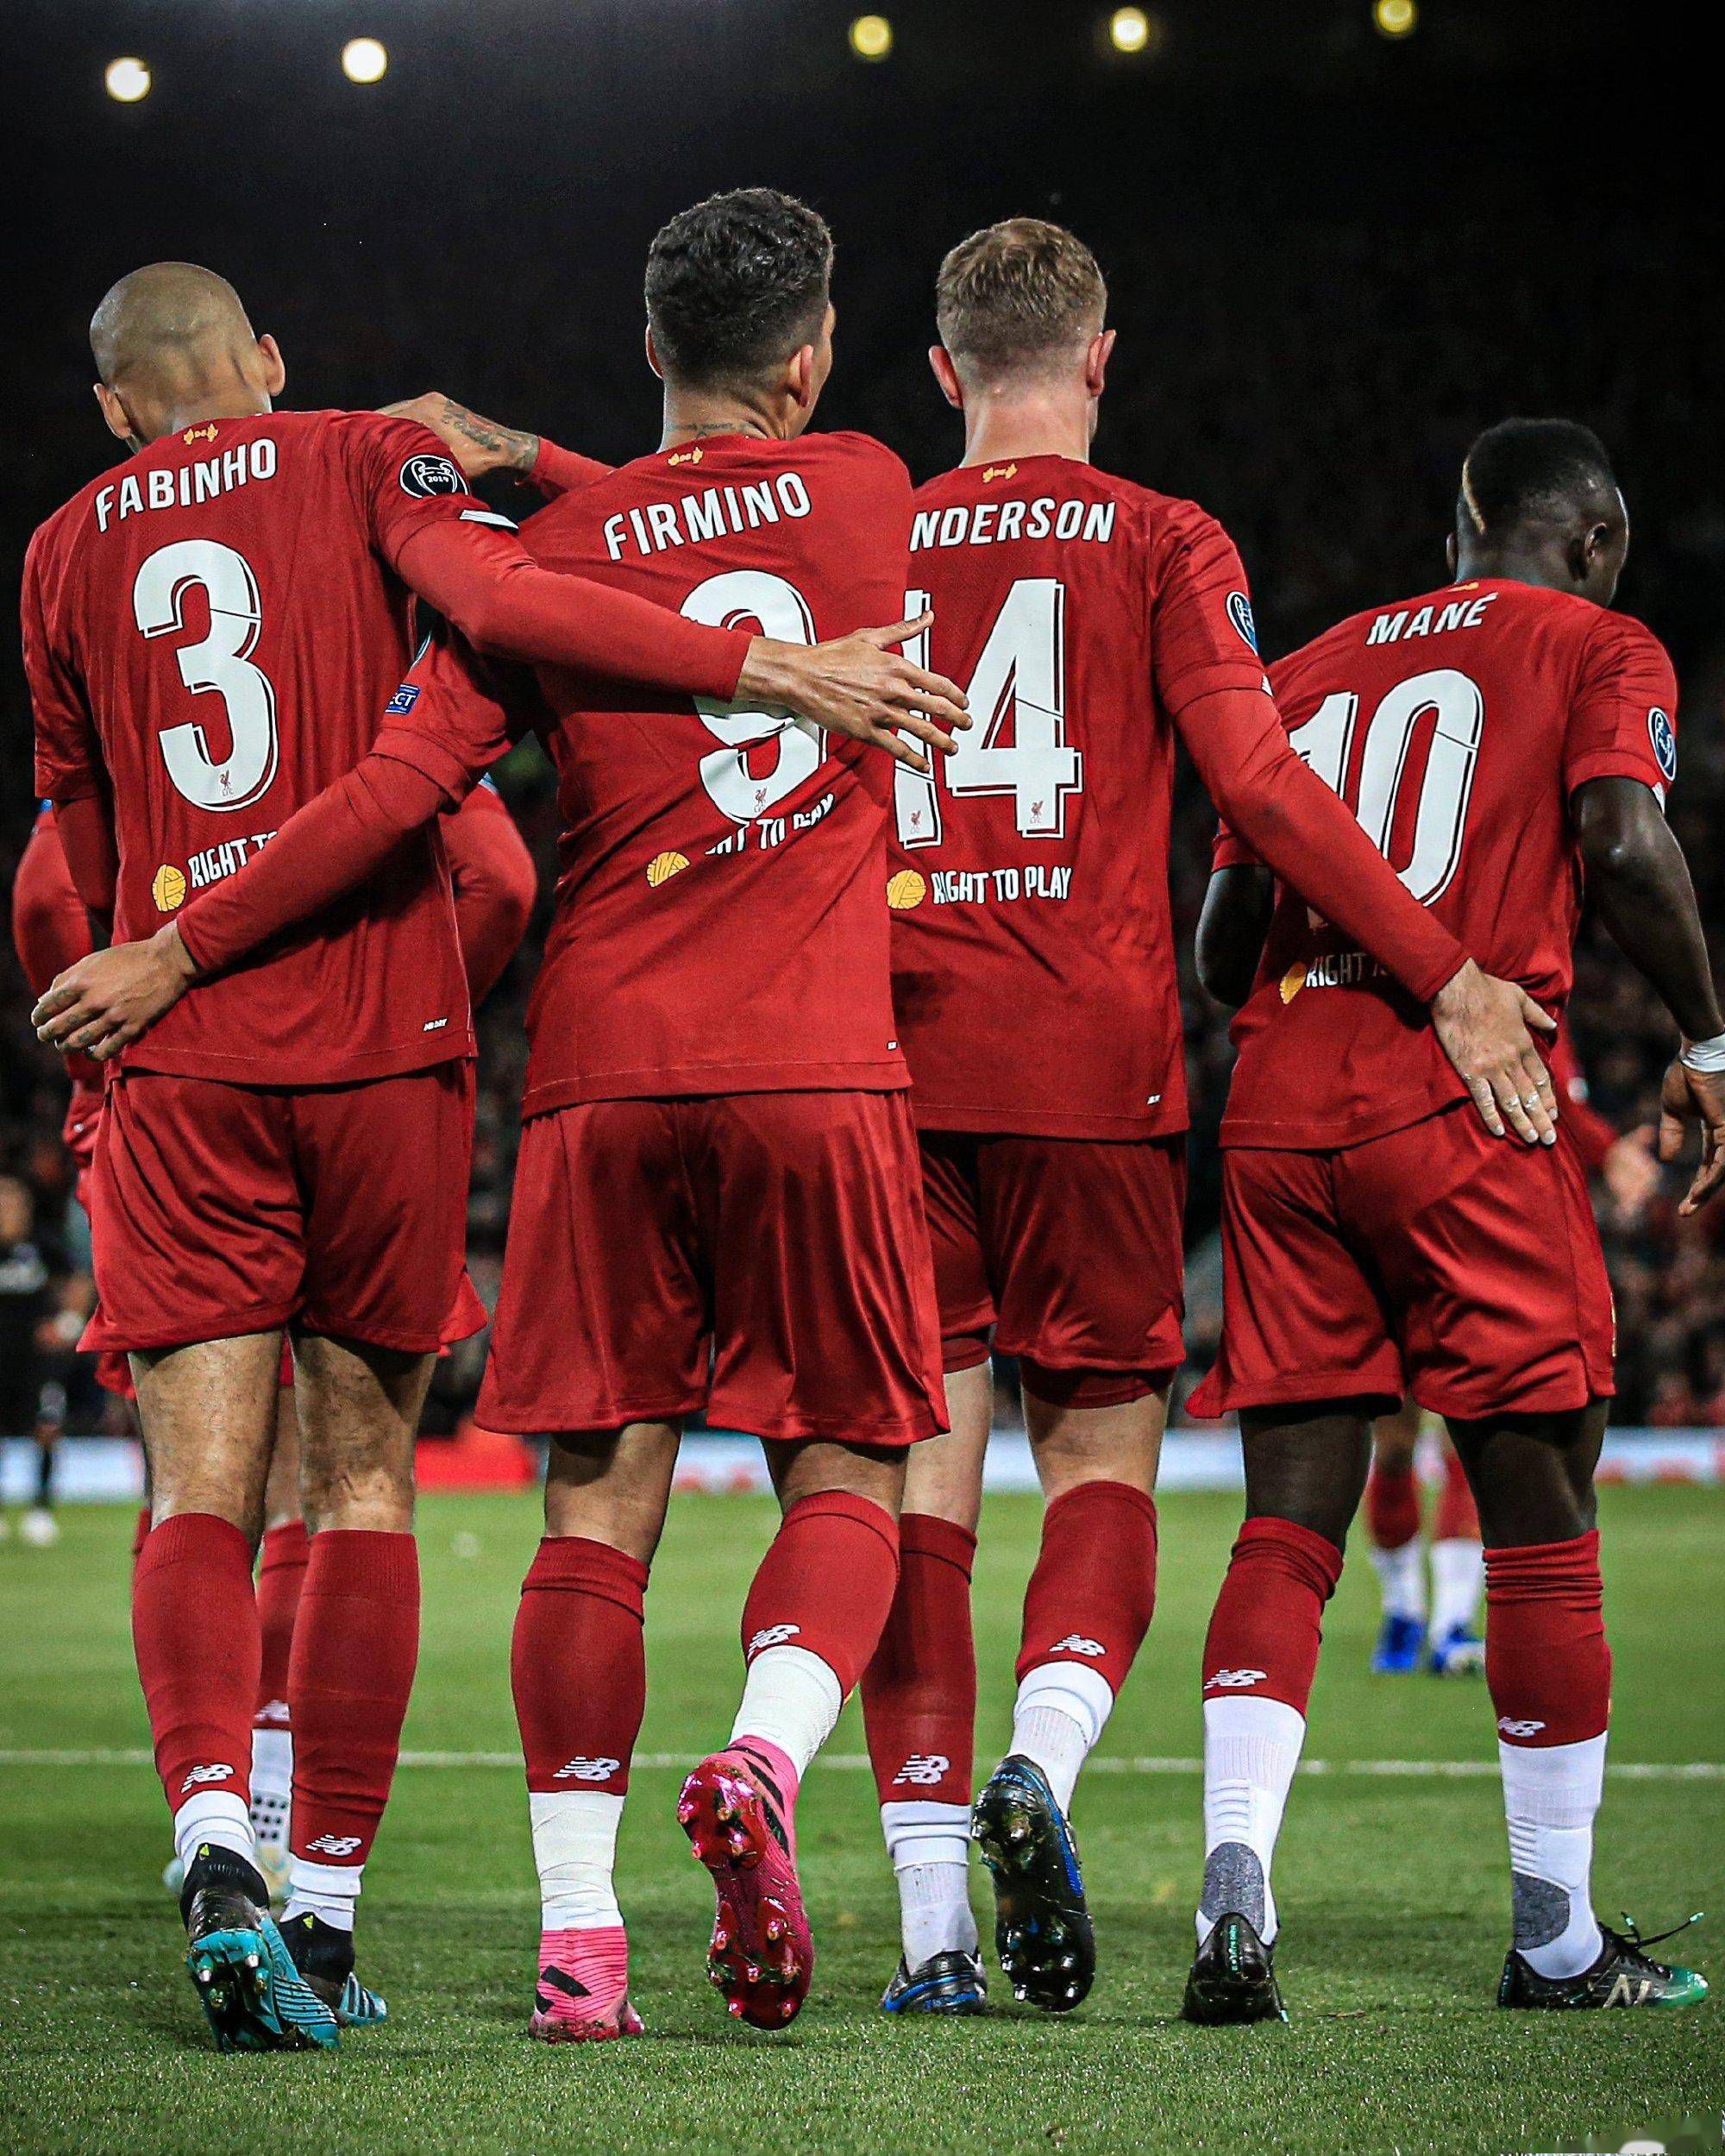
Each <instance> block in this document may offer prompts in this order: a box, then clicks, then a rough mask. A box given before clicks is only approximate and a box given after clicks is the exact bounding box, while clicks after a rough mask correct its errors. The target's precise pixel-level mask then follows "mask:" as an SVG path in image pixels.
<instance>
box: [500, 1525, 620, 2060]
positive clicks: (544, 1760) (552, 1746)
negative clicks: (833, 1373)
mask: <svg viewBox="0 0 1725 2156" xmlns="http://www.w3.org/2000/svg"><path fill="white" fill-rule="evenodd" d="M647 1576H648V1568H647V1565H646V1564H645V1562H643V1561H642V1560H641V1559H640V1558H637V1557H635V1556H631V1555H630V1554H629V1553H628V1552H627V1551H624V1550H621V1549H613V1548H612V1547H611V1545H610V1544H608V1543H602V1542H597V1541H593V1540H589V1539H588V1538H586V1537H583V1536H577V1535H548V1536H547V1537H546V1538H545V1539H544V1541H543V1542H542V1543H540V1545H539V1549H538V1553H537V1555H536V1556H535V1558H534V1560H533V1563H532V1565H531V1567H530V1568H529V1571H528V1575H527V1578H526V1580H525V1581H524V1584H523V1587H522V1591H521V1606H520V1609H519V1611H518V1612H517V1616H516V1621H515V1637H514V1641H513V1644H512V1646H511V1655H510V1674H511V1684H512V1687H513V1690H514V1694H515V1711H516V1719H517V1722H518V1723H519V1725H520V1729H521V1740H522V1749H523V1752H524V1757H525V1759H526V1764H527V1788H528V1792H529V1795H528V1804H529V1807H530V1813H531V1817H532V1823H533V1857H534V1862H535V1864H536V1867H537V1870H538V1873H539V1895H540V1912H541V1925H542V1928H541V1933H540V1940H539V1962H538V1979H537V1982H536V1985H535V1989H534V2001H533V2012H532V2015H531V2017H530V2020H529V2022H528V2033H529V2034H530V2035H531V2036H534V2037H536V2038H537V2039H538V2040H541V2041H542V2042H544V2043H549V2044H572V2043H589V2042H595V2041H601V2040H605V2039H608V2038H613V2037H619V2036H638V2035H639V2034H640V2033H642V2023H641V2018H640V2016H639V2015H637V2013H636V2011H635V2009H634V2007H633V2006H632V2005H631V2003H630V1997H629V1941H628V1935H627V1933H626V1932H625V1931H624V1923H623V1914H622V1911H621V1910H620V1909H619V1908H618V1902H617V1893H616V1888H615V1884H614V1881H613V1874H614V1870H615V1866H616V1858H617V1832H618V1825H619V1823H620V1821H621V1820H622V1816H623V1805H624V1794H625V1792H626V1791H627V1789H628V1787H629V1763H630V1756H631V1754H632V1753H633V1751H634V1749H635V1740H636V1738H637V1735H638V1733H639V1732H640V1728H641V1717H642V1713H643V1710H644V1708H645V1706H646V1699H647V1666H646V1658H645V1655H644V1652H643V1640H642V1615H643V1596H644V1594H645V1592H646V1587H647Z"/></svg>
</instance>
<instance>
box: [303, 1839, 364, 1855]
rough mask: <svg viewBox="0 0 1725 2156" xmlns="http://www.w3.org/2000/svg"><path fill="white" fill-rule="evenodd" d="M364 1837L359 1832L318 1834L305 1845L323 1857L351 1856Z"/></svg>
mask: <svg viewBox="0 0 1725 2156" xmlns="http://www.w3.org/2000/svg"><path fill="white" fill-rule="evenodd" d="M363 1839H365V1838H364V1836H363V1835H361V1834H320V1835H319V1836H318V1837H317V1840H316V1841H315V1842H307V1843H306V1845H305V1846H306V1847H307V1848H308V1849H315V1850H316V1851H317V1852H318V1854H319V1855H320V1856H323V1857H351V1856H352V1855H353V1853H354V1851H355V1850H356V1849H357V1848H358V1847H359V1846H360V1844H361V1841H362V1840H363Z"/></svg>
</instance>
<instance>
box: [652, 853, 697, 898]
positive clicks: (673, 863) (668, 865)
mask: <svg viewBox="0 0 1725 2156" xmlns="http://www.w3.org/2000/svg"><path fill="white" fill-rule="evenodd" d="M688 864H689V857H688V855H687V853H655V855H654V856H653V858H652V859H651V860H650V861H649V863H648V864H647V881H648V883H649V884H650V885H651V887H652V888H653V889H655V891H656V890H657V889H658V888H659V886H660V884H662V883H669V882H670V880H671V878H672V877H674V876H681V874H682V872H683V871H684V870H685V869H686V868H687V866H688Z"/></svg>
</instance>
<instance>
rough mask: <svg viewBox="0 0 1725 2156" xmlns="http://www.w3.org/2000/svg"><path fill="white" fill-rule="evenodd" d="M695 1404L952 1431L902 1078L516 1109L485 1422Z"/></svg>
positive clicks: (611, 1418) (735, 1413)
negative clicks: (881, 1086) (898, 1089)
mask: <svg viewBox="0 0 1725 2156" xmlns="http://www.w3.org/2000/svg"><path fill="white" fill-rule="evenodd" d="M698 1409H705V1410H706V1413H707V1415H708V1417H709V1418H710V1419H711V1420H712V1422H714V1423H716V1424H720V1425H721V1426H723V1427H726V1428H729V1429H732V1430H750V1431H752V1432H754V1433H755V1434H756V1436H762V1437H768V1438H781V1439H795V1438H806V1437H821V1438H832V1439H837V1440H840V1441H842V1442H844V1443H852V1444H859V1445H906V1444H911V1443H914V1442H915V1441H916V1440H917V1439H919V1438H922V1437H929V1436H933V1435H934V1434H935V1432H936V1431H937V1430H944V1428H945V1426H946V1423H945V1412H944V1409H945V1396H944V1387H943V1385H942V1380H941V1373H940V1327H939V1320H938V1316H937V1313H936V1309H935V1300H934V1280H933V1276H932V1273H931V1268H930V1266H929V1258H928V1232H927V1229H926V1228H925V1224H924V1221H923V1210H922V1192H921V1187H920V1185H919V1180H918V1177H917V1163H916V1134H915V1131H914V1129H913V1126H912V1122H911V1113H910V1105H909V1097H908V1096H907V1095H906V1094H904V1093H860V1092H858V1093H844V1092H834V1093H737V1094H730V1095H725V1096H724V1097H707V1098H703V1099H699V1100H618V1101H594V1102H587V1103H581V1104H580V1105H578V1106H575V1107H573V1108H560V1109H554V1110H552V1111H551V1112H550V1113H549V1114H547V1115H543V1116H534V1117H533V1118H532V1119H531V1120H530V1122H528V1123H527V1124H526V1125H525V1126H524V1128H523V1131H522V1134H521V1152H520V1154H519V1157H518V1159H517V1162H516V1169H515V1197H514V1202H513V1206H512V1209H511V1216H510V1223H509V1246H508V1249H507V1251H506V1253H505V1257H504V1266H503V1290H502V1293H501V1295H500V1297H499V1301H498V1306H497V1315H496V1318H495V1320H494V1322H493V1324H492V1342H491V1360H490V1363H489V1366H488V1367H487V1368H486V1378H485V1384H484V1386H483V1388H482V1389H481V1391H480V1400H479V1407H478V1410H477V1413H478V1417H479V1420H480V1422H481V1423H482V1424H485V1426H486V1428H487V1429H491V1430H530V1431H540V1430H618V1429H620V1428H621V1427H622V1426H623V1424H625V1423H631V1422H674V1421H676V1420H677V1419H678V1418H680V1417H682V1416H685V1415H690V1414H693V1413H694V1412H695V1411H697V1410H698Z"/></svg>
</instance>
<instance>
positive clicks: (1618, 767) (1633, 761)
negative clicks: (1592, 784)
mask: <svg viewBox="0 0 1725 2156" xmlns="http://www.w3.org/2000/svg"><path fill="white" fill-rule="evenodd" d="M1590 778H1632V779H1634V782H1635V783H1636V784H1637V785H1638V786H1645V787H1646V788H1647V790H1648V792H1649V793H1653V794H1657V795H1659V799H1660V800H1661V801H1663V800H1664V799H1665V775H1664V773H1663V772H1660V771H1655V770H1652V769H1651V768H1650V766H1649V764H1648V762H1647V757H1644V756H1641V755H1639V754H1637V753H1636V752H1635V751H1633V750H1630V749H1595V750H1593V751H1591V753H1590V754H1589V755H1587V756H1578V757H1576V759H1575V761H1574V762H1573V763H1572V764H1565V766H1564V785H1565V789H1567V790H1568V791H1569V792H1570V793H1571V794H1572V793H1573V792H1574V791H1575V789H1576V788H1577V787H1578V786H1585V785H1586V783H1587V782H1588V780H1589V779H1590Z"/></svg>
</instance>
